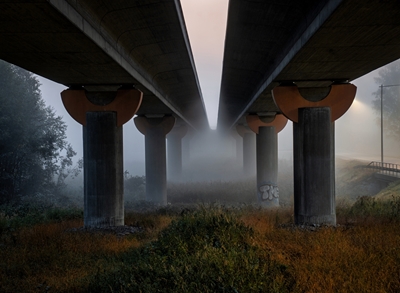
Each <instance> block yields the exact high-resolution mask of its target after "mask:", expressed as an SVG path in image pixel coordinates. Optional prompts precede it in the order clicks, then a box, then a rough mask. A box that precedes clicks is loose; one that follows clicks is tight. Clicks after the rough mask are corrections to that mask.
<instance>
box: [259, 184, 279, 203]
mask: <svg viewBox="0 0 400 293" xmlns="http://www.w3.org/2000/svg"><path fill="white" fill-rule="evenodd" d="M259 190H260V193H261V199H262V200H273V199H274V198H279V188H278V186H274V185H271V184H265V185H262V186H260V187H259Z"/></svg>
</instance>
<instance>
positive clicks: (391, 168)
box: [366, 162, 400, 178]
mask: <svg viewBox="0 0 400 293" xmlns="http://www.w3.org/2000/svg"><path fill="white" fill-rule="evenodd" d="M366 168H370V169H375V170H378V173H379V174H382V175H386V176H391V177H399V178H400V165H397V164H392V163H382V162H371V163H369V164H368V165H367V166H366Z"/></svg>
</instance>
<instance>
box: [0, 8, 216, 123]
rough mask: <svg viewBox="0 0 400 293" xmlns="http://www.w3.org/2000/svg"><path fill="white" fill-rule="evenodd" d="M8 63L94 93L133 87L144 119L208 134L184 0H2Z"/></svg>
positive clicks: (2, 48)
mask: <svg viewBox="0 0 400 293" xmlns="http://www.w3.org/2000/svg"><path fill="white" fill-rule="evenodd" d="M0 59H3V60H5V61H8V62H10V63H13V64H15V65H18V66H20V67H23V68H25V69H27V70H29V71H31V72H34V73H36V74H38V75H41V76H43V77H45V78H48V79H50V80H52V81H55V82H57V83H61V84H64V85H66V86H69V87H75V86H84V87H85V89H86V90H88V91H92V90H95V91H98V90H115V89H116V88H118V87H119V86H121V85H125V84H129V85H132V84H133V85H134V86H135V87H136V88H137V89H139V90H140V91H142V92H143V93H144V98H143V102H142V105H141V107H140V109H139V111H138V112H137V114H138V115H144V114H147V115H161V114H168V115H172V114H173V115H174V116H176V117H177V118H178V119H179V120H180V121H184V122H185V124H188V125H189V126H190V127H193V128H195V129H207V128H208V121H207V117H206V112H205V107H204V103H203V98H202V95H201V91H200V87H199V82H198V78H197V74H196V70H195V65H194V61H193V57H192V52H191V48H190V44H189V40H188V36H187V32H186V27H185V22H184V19H183V14H182V10H181V6H180V2H179V1H177V0H164V1H129V0H123V1H121V0H116V1H114V0H113V1H98V0H79V1H76V0H33V1H24V0H21V1H20V0H18V1H4V0H0Z"/></svg>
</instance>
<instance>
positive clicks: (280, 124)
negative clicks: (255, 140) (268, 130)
mask: <svg viewBox="0 0 400 293" xmlns="http://www.w3.org/2000/svg"><path fill="white" fill-rule="evenodd" d="M262 119H263V118H260V116H259V115H256V114H253V115H247V117H246V122H247V125H248V126H249V128H250V129H251V130H252V131H253V132H254V133H256V134H258V133H259V127H261V126H274V127H275V131H276V133H279V132H281V131H282V129H283V128H285V126H286V124H287V121H288V119H287V118H286V117H285V116H284V115H282V114H276V115H275V116H273V117H272V119H271V121H268V122H265V121H262Z"/></svg>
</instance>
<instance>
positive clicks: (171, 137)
mask: <svg viewBox="0 0 400 293" xmlns="http://www.w3.org/2000/svg"><path fill="white" fill-rule="evenodd" d="M186 132H187V127H186V126H178V127H174V128H173V129H172V131H171V132H170V133H169V134H168V135H167V146H168V147H167V150H168V173H167V175H168V180H172V181H177V180H181V179H182V138H183V137H184V136H185V134H186Z"/></svg>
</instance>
